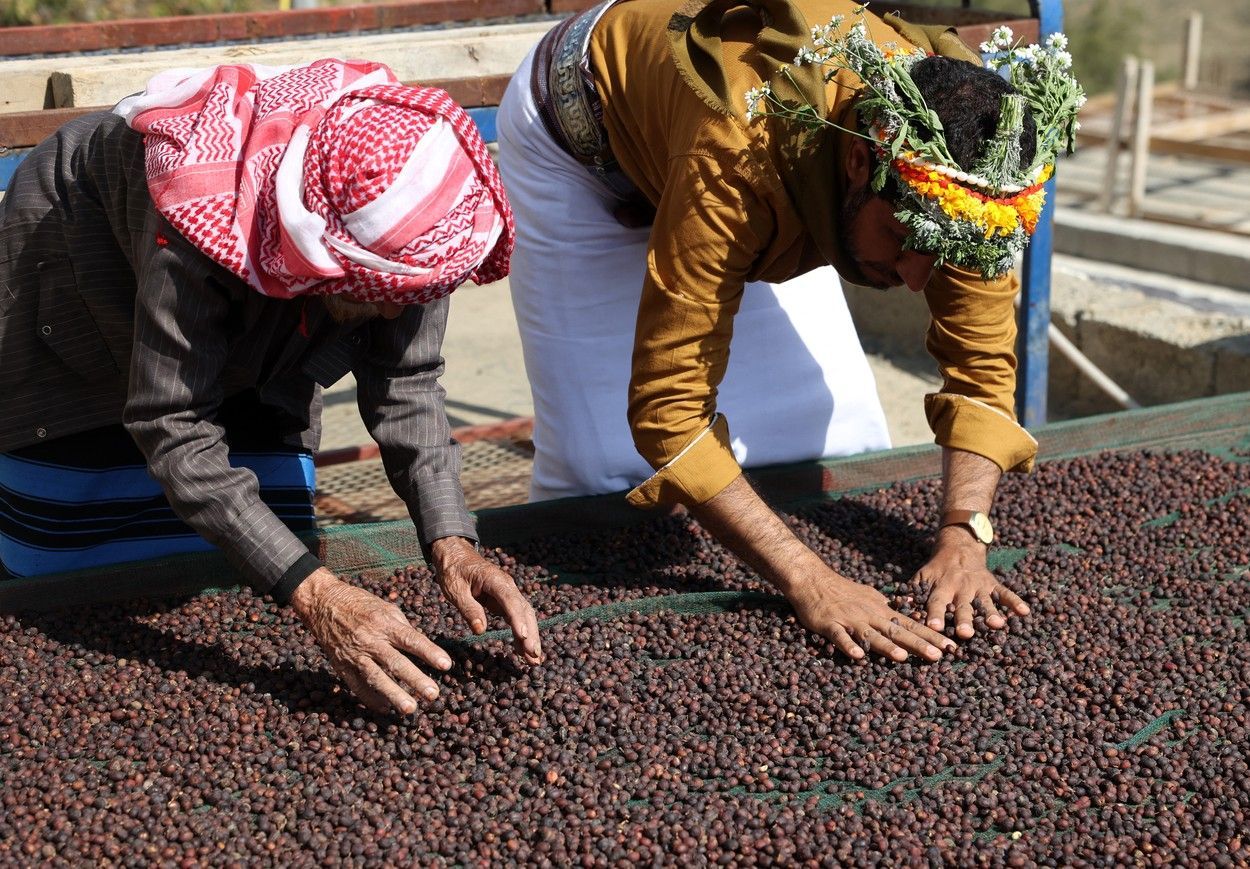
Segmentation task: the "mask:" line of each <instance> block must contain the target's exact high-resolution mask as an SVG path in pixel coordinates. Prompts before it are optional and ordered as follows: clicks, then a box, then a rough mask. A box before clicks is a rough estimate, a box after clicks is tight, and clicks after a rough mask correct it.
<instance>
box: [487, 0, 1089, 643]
mask: <svg viewBox="0 0 1250 869" xmlns="http://www.w3.org/2000/svg"><path fill="white" fill-rule="evenodd" d="M835 15H840V16H842V17H843V20H842V21H839V22H838V25H837V26H830V27H828V28H824V29H821V28H819V27H818V28H816V29H815V31H813V25H823V24H824V23H825V22H829V21H830V20H831V17H832V16H835ZM852 19H853V23H852ZM843 23H845V24H846V25H848V26H847V27H846V28H842V29H840V26H841V25H842V24H843ZM817 38H819V39H820V40H822V41H820V42H817V43H815V45H813V40H814V39H817ZM835 44H836V51H835V50H834V48H833V46H834V45H835ZM817 49H819V51H817ZM826 49H828V51H827V52H826ZM804 50H806V53H805V54H804V55H803V56H802V58H801V59H800V61H799V62H798V63H797V64H796V63H795V60H796V56H798V55H799V54H800V52H801V51H804ZM1058 51H1059V46H1058V45H1056V46H1054V51H1052V52H1051V53H1049V54H1046V57H1047V58H1051V59H1054V60H1055V61H1056V67H1058V66H1062V63H1061V62H1060V59H1059V58H1058ZM926 55H947V56H934V57H926ZM921 58H924V59H923V60H922V59H921ZM1039 68H1040V64H1039ZM861 74H862V75H861ZM1068 80H1069V81H1070V79H1068ZM1047 81H1048V82H1050V83H1054V82H1055V81H1058V79H1053V80H1052V79H1048V80H1047ZM1071 87H1072V88H1075V83H1074V82H1073V83H1071ZM1077 92H1078V93H1079V91H1077ZM748 94H749V96H748ZM921 94H923V96H921ZM1019 99H1023V97H1022V96H1021V95H1020V94H1017V93H1016V92H1015V90H1014V89H1013V88H1012V87H1011V86H1009V85H1008V84H1007V83H1006V82H1004V81H1003V80H1001V79H1000V78H999V77H998V76H996V75H994V74H993V73H991V72H989V71H988V70H985V69H982V68H981V65H980V60H979V58H978V57H977V56H976V55H975V54H973V53H972V52H971V51H969V50H968V49H967V48H966V47H965V46H964V45H963V44H962V43H961V42H959V40H958V39H957V38H956V37H955V36H954V35H953V33H950V32H946V31H943V30H940V29H938V30H929V29H921V28H914V27H910V26H908V25H905V24H903V23H902V22H900V21H898V20H897V19H895V20H893V21H892V22H890V23H887V22H885V21H882V20H880V19H877V18H875V17H874V16H872V15H869V14H866V13H864V12H863V10H862V9H861V8H859V7H856V6H855V5H853V4H851V3H849V2H843V0H753V2H749V3H748V2H742V3H733V2H706V0H691V2H687V3H685V4H684V5H681V6H680V7H678V6H677V4H676V3H675V2H674V0H628V2H619V3H610V2H609V3H604V4H602V5H600V6H598V7H595V8H594V9H591V10H589V11H587V12H584V13H582V14H581V15H579V16H576V17H575V18H573V19H570V20H569V21H567V22H564V23H563V24H561V25H560V26H558V27H557V28H556V29H555V30H553V31H552V32H551V33H550V34H549V35H548V36H547V37H546V38H545V39H544V40H543V42H542V43H541V44H540V45H539V46H538V48H537V49H536V50H535V52H534V53H533V54H532V55H531V57H530V58H529V59H528V60H527V61H526V62H525V63H524V64H523V66H522V68H521V70H520V71H519V72H518V73H517V75H516V76H515V77H514V78H513V80H512V83H511V85H510V87H509V90H508V92H507V94H506V96H505V97H504V100H503V104H502V106H501V108H500V113H499V138H500V167H501V171H502V173H503V176H504V180H505V183H506V184H507V186H508V190H509V195H510V197H511V201H512V203H513V207H514V209H515V210H516V214H517V225H518V239H517V250H516V254H515V256H514V260H513V271H512V276H511V279H510V280H511V287H512V293H513V299H514V303H515V307H516V310H517V316H518V321H519V323H520V325H521V330H522V339H523V344H524V350H525V358H526V367H527V372H528V374H529V377H530V381H531V383H532V386H533V392H534V407H535V431H534V442H535V448H536V450H537V455H536V459H535V468H534V479H535V483H534V488H533V491H532V495H533V496H534V497H536V498H542V497H558V496H563V495H577V494H590V493H596V492H606V491H614V490H619V489H622V488H628V487H630V486H634V487H636V488H634V489H633V491H632V492H631V493H630V495H629V500H630V501H631V503H633V504H635V505H638V506H663V505H672V504H675V503H681V504H685V505H688V506H689V507H690V508H691V509H692V510H693V511H694V513H695V515H696V516H697V517H698V519H699V520H700V521H701V522H702V523H703V524H704V525H705V526H706V527H708V528H709V530H711V531H712V532H713V533H715V534H716V535H717V536H718V537H719V538H720V539H721V540H722V541H723V542H724V543H726V544H727V545H729V546H731V547H732V548H733V549H734V550H735V551H736V552H737V553H738V554H739V555H740V556H742V557H743V558H744V559H746V560H747V561H748V562H750V563H751V565H752V566H753V567H755V568H756V569H757V570H758V571H759V573H760V574H761V575H762V576H763V577H765V578H766V579H768V580H769V581H771V582H772V583H774V584H775V585H776V586H777V587H778V588H779V589H780V590H781V591H782V592H784V593H785V594H786V596H787V597H788V598H789V599H790V600H791V601H792V603H793V604H794V607H795V610H796V612H797V614H798V617H799V619H800V620H801V621H802V622H803V624H805V625H806V626H807V627H809V628H811V629H812V630H815V631H818V632H820V633H821V634H823V635H825V636H827V637H829V638H830V639H831V640H832V641H833V642H835V643H836V644H837V645H838V647H839V648H841V649H842V650H843V651H845V652H846V653H847V654H848V655H851V656H852V657H861V656H862V655H863V654H864V653H865V651H872V652H875V653H879V654H882V655H886V656H889V657H891V658H894V659H896V660H902V659H903V658H905V657H906V655H907V654H908V653H916V654H920V655H922V656H924V657H927V658H929V659H934V658H937V657H938V656H939V655H940V649H941V648H944V647H947V648H948V647H950V645H951V642H950V640H949V639H947V638H946V637H944V636H943V635H942V634H940V633H938V631H939V630H941V629H942V628H943V626H944V624H945V619H946V615H947V611H948V610H952V611H953V612H954V616H955V633H956V634H957V635H958V636H961V637H967V636H971V634H972V630H973V629H972V622H973V614H974V606H980V607H981V609H982V611H983V612H984V613H985V616H986V621H987V623H988V625H989V626H990V627H993V628H1000V627H1002V626H1003V625H1005V618H1004V617H1003V615H1002V613H1001V612H1000V611H999V610H998V605H1004V606H1005V607H1006V608H1007V609H1008V610H1010V611H1012V612H1015V613H1019V614H1023V613H1025V612H1027V607H1026V605H1025V604H1024V602H1023V601H1021V600H1020V599H1019V598H1018V597H1017V596H1016V595H1015V594H1014V593H1012V592H1011V591H1010V590H1008V589H1006V588H1004V587H1003V586H1002V585H1001V584H999V583H998V582H997V580H996V579H995V578H994V576H993V575H992V574H990V573H989V571H988V570H987V569H986V563H985V556H986V539H987V536H986V528H985V515H984V514H986V513H988V512H989V510H990V505H991V502H992V499H993V495H994V491H995V489H996V486H997V482H998V479H999V476H1000V474H1001V473H1002V472H1003V471H1006V470H1021V471H1023V470H1026V469H1028V468H1029V467H1030V466H1031V464H1032V461H1033V456H1034V453H1035V449H1036V444H1035V442H1034V440H1033V438H1031V437H1030V436H1029V434H1028V433H1027V432H1026V431H1025V430H1024V429H1023V428H1021V427H1020V426H1019V425H1017V423H1016V421H1015V418H1014V413H1013V409H1012V405H1013V392H1014V385H1015V357H1014V355H1013V342H1014V338H1015V322H1014V313H1013V306H1012V301H1013V297H1014V295H1015V292H1016V284H1015V282H1014V281H1013V280H1012V279H1011V278H1010V277H1008V276H1006V275H1005V272H1006V271H1007V270H1008V269H1009V268H1010V264H1011V260H1012V257H1013V255H1014V253H1016V252H1018V250H1019V249H1021V247H1022V246H1023V242H1024V241H1025V240H1027V234H1028V232H1029V231H1031V229H1032V225H1031V221H1035V220H1036V217H1037V215H1036V208H1037V206H1038V205H1039V204H1040V196H1041V195H1042V193H1041V189H1040V184H1041V183H1042V182H1043V181H1044V178H1042V177H1041V175H1040V174H1039V173H1040V172H1042V171H1043V170H1044V167H1046V166H1048V165H1049V163H1050V162H1051V161H1052V160H1053V152H1054V150H1055V148H1056V147H1057V144H1056V142H1057V141H1060V137H1059V136H1058V135H1057V131H1056V127H1057V126H1061V125H1063V124H1064V123H1066V121H1065V118H1066V117H1067V115H1066V114H1064V113H1063V112H1061V113H1057V114H1056V116H1055V117H1047V118H1044V119H1043V118H1039V119H1037V120H1036V121H1035V120H1034V118H1033V117H1032V113H1031V112H1030V111H1029V110H1028V109H1029V107H1030V106H1032V105H1033V102H1032V100H1029V105H1028V106H1021V105H1020V104H1019V103H1018V102H1017V100H1019ZM1004 101H1006V102H1009V103H1011V105H1012V106H1013V107H1014V108H1012V109H1011V110H1009V111H1008V112H1007V113H1006V114H1004V113H1003V112H1002V110H1001V105H1002V104H1004ZM1068 108H1072V107H1071V106H1069V107H1068ZM930 110H932V112H935V113H936V114H935V115H934V114H930ZM1065 111H1066V110H1065ZM1073 111H1074V109H1073ZM1060 115H1063V117H1060ZM1000 117H1001V119H1002V121H1003V122H1002V124H1001V125H1000V123H999V122H1000ZM938 118H940V121H939V120H937V119H938ZM1000 126H1001V129H1000ZM1063 132H1066V133H1070V129H1067V128H1066V127H1065V128H1064V130H1063ZM909 161H912V162H909ZM961 167H963V168H961ZM965 169H966V170H968V171H964V170H965ZM973 169H975V170H976V172H973V171H972V170H973ZM921 170H923V176H924V177H923V178H920V177H918V176H917V173H919V172H921ZM1046 171H1048V170H1046ZM961 173H962V174H961ZM930 176H932V177H930ZM982 176H986V177H982ZM991 176H992V177H991ZM961 179H962V180H961ZM1013 221H1014V222H1013ZM826 264H828V265H831V266H833V269H836V271H837V273H838V274H840V275H841V276H842V277H843V278H845V279H847V280H850V281H852V282H854V283H857V284H866V285H872V286H877V287H880V288H882V289H885V288H887V287H891V286H898V285H906V286H908V287H909V288H910V289H912V290H913V291H916V292H923V293H924V295H925V298H926V300H927V302H928V304H929V308H930V310H931V312H932V315H933V324H932V327H931V329H930V330H929V335H928V342H927V345H928V348H929V350H930V351H931V353H932V354H933V355H934V356H935V357H936V359H937V361H938V364H939V366H940V368H941V371H942V374H943V377H944V384H943V388H942V390H941V391H940V392H938V393H937V394H935V395H931V396H929V398H928V400H927V411H928V417H929V421H930V424H931V425H932V427H933V430H934V431H935V433H936V436H937V441H938V443H940V444H941V445H942V446H943V447H944V448H945V449H944V477H945V484H946V490H945V498H944V506H945V511H944V519H943V522H942V525H943V526H944V527H942V528H941V529H940V531H939V532H938V535H937V543H936V548H935V550H934V553H933V557H932V559H931V560H930V561H929V562H928V564H927V565H925V567H924V568H923V569H922V571H921V577H922V578H923V579H924V580H925V581H926V582H927V584H928V585H929V587H930V590H931V591H930V595H929V601H928V609H929V612H928V624H927V625H926V624H920V623H917V622H913V621H912V620H911V619H900V618H899V617H898V614H897V613H895V612H893V611H892V610H891V609H890V608H889V607H888V606H887V605H886V601H885V598H884V597H883V596H882V595H880V594H879V593H877V592H876V591H875V590H872V589H869V588H867V587H865V586H863V585H860V584H858V583H855V582H852V581H850V580H849V579H847V578H845V577H843V576H840V575H839V574H837V573H836V572H835V571H833V570H832V569H830V568H829V567H828V566H827V565H825V564H824V563H822V562H821V560H820V559H819V558H818V557H817V556H816V555H815V554H814V553H813V552H812V551H811V550H810V549H808V548H807V547H805V546H803V545H802V544H801V543H800V541H799V540H798V539H797V538H796V537H795V536H794V535H793V534H792V533H791V532H790V531H789V530H788V529H787V528H786V527H785V526H784V525H783V524H782V523H781V522H780V520H779V519H777V517H776V516H775V515H774V514H773V513H772V512H771V511H770V510H769V509H768V508H767V506H766V505H765V504H764V503H763V501H762V500H761V499H760V498H759V497H758V495H757V494H756V493H755V492H754V491H753V490H752V489H751V487H750V485H749V484H748V483H747V481H746V480H745V479H744V478H743V477H742V474H741V465H742V463H744V462H745V463H748V464H767V463H774V462H782V461H797V460H802V459H811V458H818V457H820V456H826V455H837V454H846V453H851V452H857V451H861V450H865V449H874V448H880V447H884V446H887V445H888V443H887V441H886V439H885V434H884V425H883V422H882V415H881V411H880V407H879V404H878V402H877V399H876V396H875V392H874V389H873V384H872V378H871V374H870V372H869V371H868V368H867V365H866V364H865V362H864V358H863V353H862V351H861V350H860V348H859V344H858V340H857V339H856V336H855V334H854V330H853V327H852V325H851V323H850V321H849V318H848V317H847V316H846V308H845V303H844V301H843V300H842V297H841V294H840V292H839V287H838V286H837V283H836V280H835V277H834V274H833V269H819V268H818V267H820V266H824V265H826ZM731 338H732V343H731ZM731 346H732V351H733V355H732V359H731V358H730V349H731ZM633 448H636V451H637V453H638V454H640V455H641V459H639V458H637V457H635V456H634V455H633V452H634V450H633ZM968 523H971V524H968Z"/></svg>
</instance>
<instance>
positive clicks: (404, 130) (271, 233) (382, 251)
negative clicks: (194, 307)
mask: <svg viewBox="0 0 1250 869" xmlns="http://www.w3.org/2000/svg"><path fill="white" fill-rule="evenodd" d="M114 112H116V113H117V114H119V115H121V116H122V117H123V118H125V119H126V123H127V124H128V125H129V126H130V127H131V128H132V129H134V130H136V131H138V132H140V133H143V135H144V155H145V160H146V168H147V176H148V189H149V192H150V193H151V195H152V200H153V202H154V203H155V205H156V208H157V209H158V210H159V211H160V213H161V214H162V215H164V217H165V218H166V219H167V220H168V221H169V222H170V224H172V225H173V226H174V228H175V229H177V230H178V231H179V232H180V233H182V234H183V235H184V236H185V237H186V238H187V239H188V240H189V241H191V243H193V244H194V245H195V246H196V247H197V248H199V250H200V251H202V252H203V253H204V254H205V255H206V256H208V257H210V258H211V259H213V260H214V261H215V262H217V263H219V264H221V265H222V266H224V267H225V268H227V269H229V270H230V271H231V272H233V273H234V274H236V275H238V276H239V277H240V278H242V279H243V280H245V281H246V282H247V283H248V284H249V285H251V286H252V287H253V288H254V289H256V290H257V291H258V292H260V293H262V294H264V295H267V296H274V297H277V298H283V299H287V298H292V297H294V296H298V295H301V294H303V293H314V294H330V293H348V294H350V295H352V296H353V297H354V298H357V299H360V300H363V301H372V302H379V301H390V302H398V303H401V304H409V303H414V302H415V303H424V302H429V301H433V300H434V299H438V298H441V297H442V296H445V295H447V294H448V293H450V292H451V291H452V290H454V289H455V288H456V287H458V286H459V285H460V284H461V283H463V282H464V281H465V280H473V281H475V282H476V283H479V284H483V283H489V282H491V281H496V280H499V279H500V278H502V277H504V276H506V275H507V274H508V261H509V257H510V256H511V254H512V247H513V236H514V228H513V221H512V210H511V209H510V208H509V206H508V201H507V199H506V198H505V196H504V192H503V184H502V182H501V181H500V179H499V173H498V171H497V170H496V169H495V166H494V163H493V162H492V161H491V159H490V155H489V154H488V153H487V151H486V146H485V145H484V144H483V143H482V139H481V137H480V136H479V135H478V133H477V128H476V127H475V125H474V124H473V122H472V120H471V119H470V118H469V117H468V115H466V114H465V112H464V110H463V109H461V108H460V107H459V106H458V105H456V103H455V102H454V101H453V100H452V99H451V97H450V96H449V95H448V94H447V93H446V92H445V91H442V90H439V89H437V88H410V87H405V86H403V85H401V84H399V83H398V82H397V81H396V79H395V76H394V74H393V73H392V72H391V71H390V70H389V69H388V68H387V67H385V66H383V65H381V64H377V63H370V62H367V61H341V60H318V61H315V62H314V63H311V64H308V65H306V66H297V67H264V66H259V65H254V64H239V65H230V66H218V67H214V68H212V69H208V70H195V71H188V70H174V71H170V72H166V73H162V74H160V75H158V76H156V77H155V78H153V79H152V81H151V82H149V83H148V87H147V90H146V91H145V92H144V93H142V94H138V95H136V96H133V97H128V98H126V99H124V100H122V101H121V102H120V103H118V105H117V107H116V108H115V109H114Z"/></svg>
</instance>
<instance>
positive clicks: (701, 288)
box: [629, 155, 774, 507]
mask: <svg viewBox="0 0 1250 869" xmlns="http://www.w3.org/2000/svg"><path fill="white" fill-rule="evenodd" d="M759 183H760V182H759V180H758V179H756V178H747V177H744V176H743V175H742V174H740V173H739V172H737V171H733V170H727V168H726V167H725V166H723V165H721V164H720V163H718V162H717V161H715V160H713V159H711V158H710V157H702V156H689V155H687V156H683V157H680V158H677V159H675V160H674V162H673V164H672V174H671V177H670V178H669V180H668V181H667V182H666V184H665V187H664V189H665V193H664V196H663V198H662V199H661V202H660V204H659V207H658V209H657V213H656V219H655V223H654V225H653V227H652V232H651V240H650V245H649V248H648V253H647V272H646V277H645V279H644V282H643V288H642V299H641V302H640V304H639V309H638V321H637V331H636V333H635V336H634V354H633V364H632V371H631V377H630V386H629V424H630V429H631V431H632V433H633V438H634V445H635V447H636V448H637V449H638V452H639V453H640V454H641V455H642V457H643V458H644V459H646V460H647V462H648V463H649V464H650V465H651V466H652V467H653V468H655V469H656V474H655V475H654V476H653V477H651V478H650V479H648V480H647V481H646V482H644V483H643V484H642V485H641V486H639V487H638V488H636V489H635V490H634V491H633V492H631V493H630V494H629V501H630V503H631V504H634V505H635V506H640V507H652V506H659V505H664V504H673V503H678V502H680V503H686V504H698V503H702V502H704V501H707V500H708V499H709V498H712V497H713V496H715V495H716V494H717V493H719V492H720V491H721V490H722V489H724V488H725V487H726V486H727V485H729V484H730V483H731V482H733V480H734V479H735V478H736V477H737V476H738V475H739V474H740V473H741V472H742V471H741V468H740V467H739V466H738V462H737V460H736V459H735V458H734V454H733V450H732V449H731V447H730V438H729V428H728V425H729V422H728V421H727V420H726V419H725V418H724V417H723V416H716V392H717V387H718V386H719V385H720V382H721V379H722V378H723V377H724V375H725V368H726V366H727V365H728V362H729V342H730V339H731V337H732V335H733V318H734V315H735V314H736V313H737V311H738V306H739V304H740V303H741V301H742V293H743V288H744V285H745V283H746V281H747V274H748V273H749V271H750V270H751V269H752V268H753V266H754V265H755V261H756V259H757V257H758V255H759V254H758V252H759V251H760V250H762V249H763V248H764V247H765V244H766V240H767V238H768V237H769V235H770V233H771V232H772V227H773V225H774V219H773V216H772V214H771V212H770V211H769V209H768V208H767V207H766V206H765V205H764V204H763V203H762V202H761V201H760V200H759V199H758V198H757V195H756V194H755V193H754V192H753V190H754V189H755V188H756V187H757V186H758V185H759Z"/></svg>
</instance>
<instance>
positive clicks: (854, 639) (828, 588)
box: [786, 568, 955, 661]
mask: <svg viewBox="0 0 1250 869" xmlns="http://www.w3.org/2000/svg"><path fill="white" fill-rule="evenodd" d="M826 573H827V574H828V575H829V576H830V577H831V578H822V579H816V580H811V581H809V582H807V583H805V584H803V585H801V586H796V587H791V588H790V589H787V591H786V597H787V598H789V600H790V603H791V605H793V607H794V611H795V613H796V615H797V616H798V619H799V622H800V623H801V624H802V625H803V626H804V627H805V628H807V629H808V630H810V631H812V632H814V633H817V634H820V635H821V636H822V637H825V638H826V639H828V640H830V641H831V642H832V643H833V644H834V645H836V646H837V647H838V648H839V649H840V650H841V651H842V652H843V653H844V654H845V655H847V656H848V657H850V658H853V659H856V660H858V659H860V658H862V657H864V652H865V651H868V652H874V653H876V654H878V655H881V656H883V657H886V658H890V659H891V660H894V661H905V660H907V654H908V652H912V653H915V654H917V655H920V656H921V657H922V658H924V659H925V660H928V661H936V660H937V659H939V658H941V657H942V651H943V650H946V651H952V650H954V648H955V645H954V643H952V642H951V641H950V640H948V639H946V638H945V637H943V636H942V635H941V634H939V633H937V632H935V631H932V630H930V629H929V628H927V627H925V626H924V625H922V624H920V623H919V622H917V621H916V620H914V619H911V618H908V617H906V616H904V615H900V614H899V613H897V612H895V611H894V610H893V609H891V608H890V605H889V602H888V601H887V600H886V597H885V595H883V594H882V593H881V592H879V591H877V590H876V589H875V588H872V587H870V586H867V585H862V584H860V583H858V582H854V581H852V580H849V579H847V578H846V577H844V576H841V575H840V574H837V573H834V572H833V571H832V570H828V568H826Z"/></svg>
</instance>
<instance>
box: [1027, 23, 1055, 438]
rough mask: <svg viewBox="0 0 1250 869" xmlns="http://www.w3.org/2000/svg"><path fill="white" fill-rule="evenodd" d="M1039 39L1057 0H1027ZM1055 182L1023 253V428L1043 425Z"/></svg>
mask: <svg viewBox="0 0 1250 869" xmlns="http://www.w3.org/2000/svg"><path fill="white" fill-rule="evenodd" d="M1030 6H1031V7H1032V8H1033V9H1034V10H1035V12H1036V14H1037V18H1038V22H1037V29H1038V34H1039V36H1040V37H1041V39H1042V40H1045V39H1046V37H1047V36H1049V35H1050V34H1052V33H1056V32H1058V31H1060V30H1063V2H1062V0H1030ZM1054 222H1055V179H1054V178H1051V179H1050V181H1048V182H1047V183H1046V207H1045V208H1043V209H1042V214H1041V219H1040V220H1038V222H1037V230H1036V231H1035V232H1034V233H1033V240H1032V241H1031V242H1030V243H1029V247H1028V249H1027V250H1025V252H1024V275H1023V282H1022V283H1023V286H1022V288H1021V293H1022V297H1021V305H1020V310H1021V314H1022V315H1023V316H1022V319H1023V322H1022V323H1021V324H1020V338H1019V346H1020V353H1019V357H1020V368H1019V371H1018V372H1017V379H1016V415H1017V416H1018V417H1019V419H1020V423H1021V425H1023V426H1025V427H1026V428H1032V427H1033V426H1038V425H1042V424H1043V423H1045V422H1046V389H1047V386H1048V384H1049V382H1050V357H1049V354H1050V335H1049V332H1050V257H1051V253H1052V252H1053V250H1054V239H1055V231H1054Z"/></svg>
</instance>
